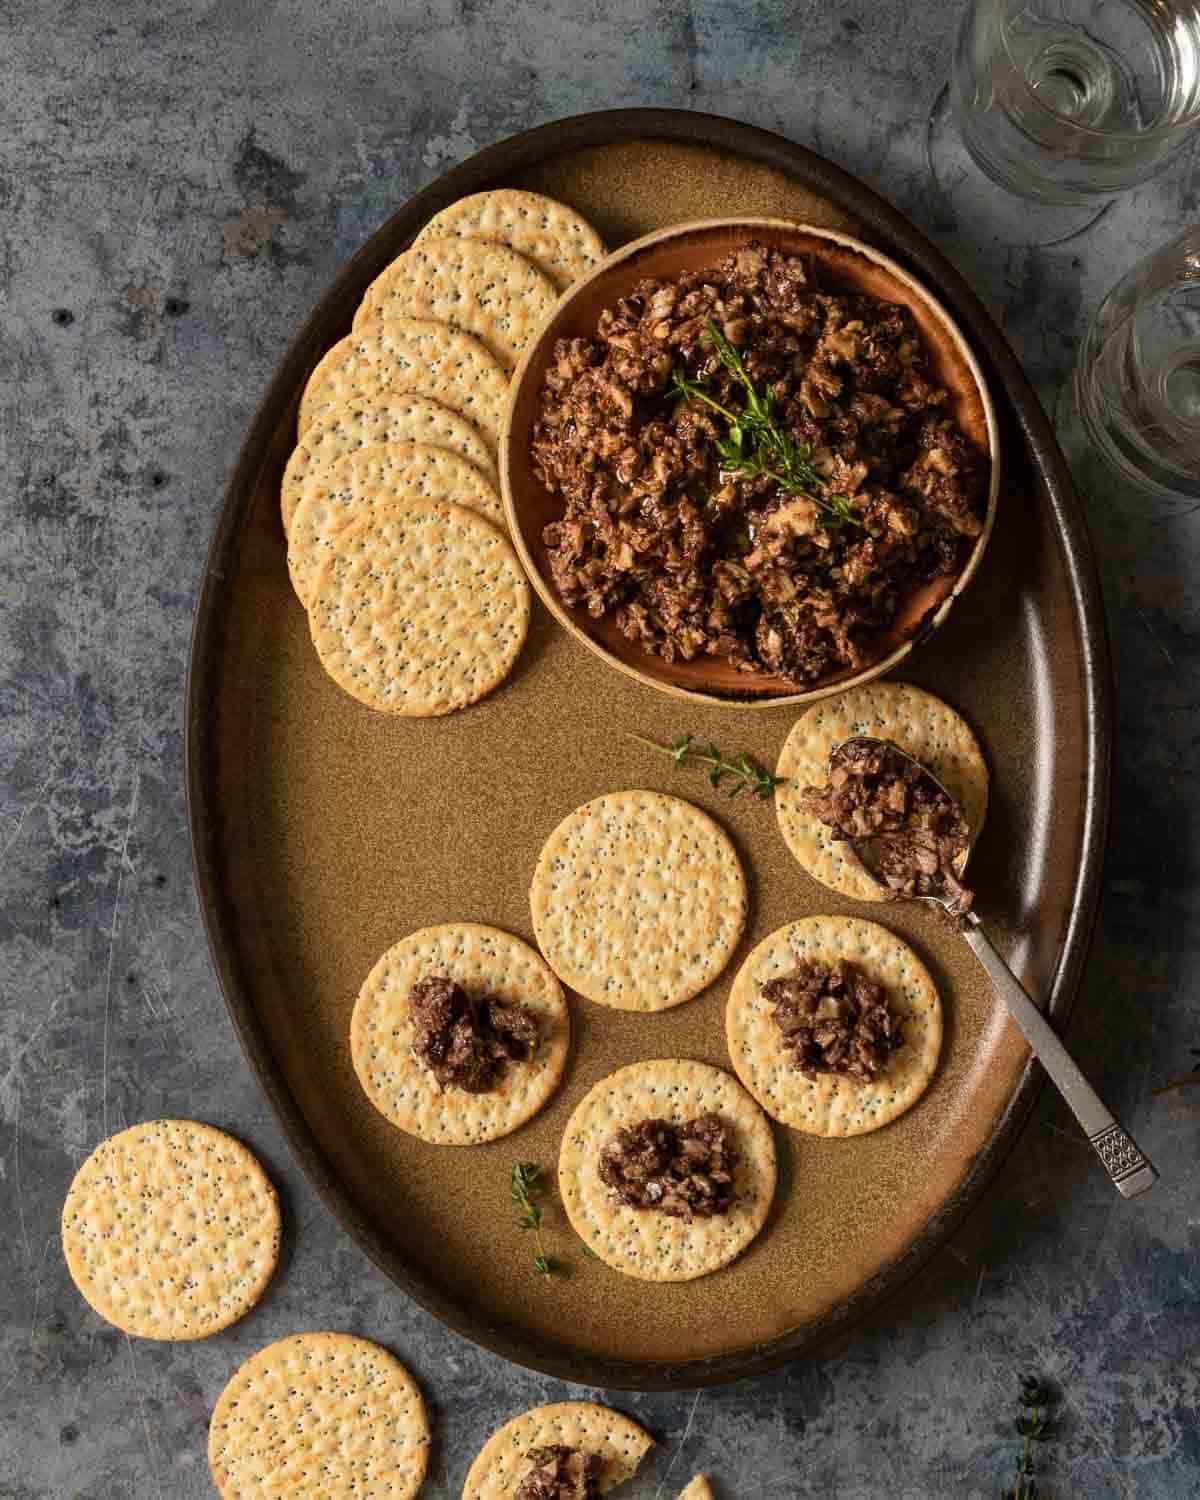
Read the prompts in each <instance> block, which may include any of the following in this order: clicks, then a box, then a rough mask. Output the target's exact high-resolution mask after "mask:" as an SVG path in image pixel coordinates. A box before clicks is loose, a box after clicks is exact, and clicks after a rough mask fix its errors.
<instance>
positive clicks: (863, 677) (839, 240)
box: [499, 215, 1001, 709]
mask: <svg viewBox="0 0 1200 1500" xmlns="http://www.w3.org/2000/svg"><path fill="white" fill-rule="evenodd" d="M731 231H735V232H737V233H739V234H740V233H743V232H744V233H745V234H746V235H747V237H753V236H754V235H755V234H768V235H772V236H782V237H786V236H787V235H789V234H795V235H797V236H800V235H803V236H804V237H806V238H813V239H819V240H826V241H828V242H829V243H830V244H832V245H838V246H840V247H842V248H843V249H846V250H851V251H853V252H854V253H855V254H857V255H860V256H862V257H863V258H864V259H866V260H869V261H872V262H874V264H875V265H877V266H878V267H880V269H881V270H883V271H885V272H886V273H887V275H888V277H889V278H890V279H891V280H892V281H894V282H897V283H899V284H900V285H901V286H902V287H903V288H904V289H905V290H906V291H907V292H908V293H909V294H910V296H913V297H916V298H919V299H920V300H921V301H922V302H923V303H924V304H925V305H926V306H927V307H928V309H929V311H930V312H931V313H932V314H933V316H934V317H935V318H936V320H937V321H938V322H939V323H940V324H941V326H942V329H943V330H944V332H945V333H946V334H948V335H949V338H950V341H951V343H952V344H953V346H954V349H955V351H956V353H957V354H958V356H959V358H960V359H961V360H962V362H963V364H964V365H965V366H966V369H967V370H968V371H969V373H970V376H971V378H972V380H973V381H974V383H975V389H976V391H977V393H978V396H979V401H980V405H981V408H982V413H983V419H984V425H985V427H986V431H987V442H988V458H989V468H990V472H989V479H988V495H987V509H986V513H985V516H984V524H983V530H982V531H981V532H980V534H979V536H978V537H977V538H976V539H975V544H974V546H973V547H972V548H971V552H970V555H969V557H968V558H967V561H966V563H965V564H964V565H963V568H962V570H961V572H960V573H959V574H958V575H957V577H956V578H955V580H954V583H953V586H952V587H951V588H949V590H948V591H947V592H946V593H945V595H944V597H943V598H941V599H940V600H939V601H938V602H937V603H936V605H935V606H934V607H932V608H931V609H930V610H929V612H928V613H926V614H925V615H924V616H923V617H922V618H921V621H920V624H919V626H918V628H916V629H915V630H914V631H913V632H912V633H911V634H909V635H908V636H907V638H906V639H904V640H902V641H901V642H900V643H899V644H898V645H896V646H894V647H893V648H892V649H891V650H887V651H885V653H884V654H883V655H882V656H880V657H879V659H878V660H877V661H874V662H872V663H871V664H870V665H869V666H866V667H863V668H861V669H860V670H859V671H857V672H845V671H843V672H838V673H833V674H830V675H829V676H828V677H826V678H823V679H822V680H821V681H820V682H818V683H816V684H814V685H813V686H812V687H810V688H806V689H804V690H803V691H800V692H788V691H786V690H785V689H784V690H776V689H775V688H772V687H769V686H768V685H769V684H771V683H772V682H776V681H777V680H778V679H772V678H765V677H764V676H763V674H761V673H759V674H754V673H747V674H746V690H745V693H744V694H743V693H740V692H738V693H722V692H704V691H701V690H699V689H696V688H690V687H683V686H680V685H679V684H677V683H675V682H672V681H669V680H668V679H667V678H666V677H665V676H664V675H663V671H664V669H665V664H662V663H660V661H659V658H657V657H655V656H652V655H651V654H650V653H649V652H648V651H644V650H642V649H641V647H640V646H638V645H637V643H635V642H629V643H628V648H627V649H628V655H620V654H618V652H617V651H615V650H613V649H612V648H611V647H610V646H609V645H608V644H606V643H605V642H604V641H602V640H599V639H597V637H596V636H595V635H594V634H593V633H592V632H591V631H589V630H588V629H586V628H585V626H584V625H583V624H582V623H581V621H582V620H583V618H584V616H583V612H582V611H579V610H573V609H570V608H568V606H567V605H565V604H564V603H563V600H562V598H561V597H560V595H559V593H558V590H557V589H556V588H555V587H554V584H553V582H552V581H551V580H550V579H549V578H548V577H547V576H546V574H545V572H544V570H543V566H542V562H541V560H540V558H539V557H538V556H537V554H536V553H535V551H534V549H533V548H532V547H531V546H530V544H529V540H528V537H527V535H526V530H527V518H526V516H525V515H524V513H523V510H522V507H521V504H520V501H519V498H518V493H517V491H518V486H517V484H516V482H515V477H514V476H515V475H516V473H517V472H518V471H521V472H522V473H523V474H526V475H527V474H528V471H529V469H530V460H529V452H528V424H525V423H522V424H521V430H520V431H517V430H516V428H517V420H518V414H519V413H520V412H521V411H522V409H523V408H525V407H531V406H532V399H531V397H532V395H533V394H535V393H533V392H530V391H529V389H528V386H529V385H530V383H531V382H532V381H534V380H539V379H540V375H541V370H542V368H543V367H544V363H545V359H544V355H545V350H546V346H547V344H548V343H549V342H550V341H551V340H553V339H555V338H557V337H559V333H560V329H561V328H562V325H563V324H564V323H568V324H569V322H570V318H571V313H572V310H573V308H574V307H575V306H576V304H577V303H578V302H579V301H581V300H582V299H590V298H591V297H592V294H593V293H594V292H595V290H596V289H597V287H599V286H600V285H602V284H603V283H604V282H607V281H612V282H622V283H623V282H625V281H627V280H628V278H629V275H630V271H631V269H632V267H631V263H632V262H634V261H637V260H639V259H642V258H644V257H645V256H646V254H647V252H649V251H656V252H657V251H659V250H661V249H662V248H663V247H664V246H669V245H670V244H672V243H674V242H682V241H684V240H687V241H691V242H694V241H696V240H697V239H705V238H712V239H714V240H715V239H723V238H727V237H728V236H729V234H730V232H731ZM618 295H620V292H619V290H617V289H614V291H613V293H612V300H613V301H615V299H616V297H617V296H618ZM605 305H609V302H608V299H606V302H605ZM499 468H500V487H501V494H502V498H503V502H504V515H505V520H506V521H507V523H508V529H509V534H510V536H511V538H512V542H513V545H514V547H515V548H516V549H517V553H518V555H519V557H520V559H521V563H522V566H523V567H524V569H525V572H526V574H527V576H528V578H529V580H530V582H531V583H532V584H533V587H534V588H535V589H536V591H537V594H538V597H539V598H540V599H541V601H542V603H543V604H544V605H545V606H546V608H547V609H548V610H549V611H550V613H551V614H552V615H553V616H554V618H555V620H556V621H557V622H558V623H559V624H560V625H561V626H562V627H563V629H564V630H565V631H567V633H568V634H569V635H570V636H571V637H572V638H573V639H574V640H577V641H579V642H580V644H581V645H583V646H585V647H586V648H587V649H588V650H589V651H591V652H592V653H593V655H595V656H598V657H599V658H600V659H601V661H603V662H604V663H605V665H606V666H609V667H611V668H614V669H615V670H616V671H618V672H622V673H624V675H625V676H626V677H632V678H633V679H634V680H635V681H636V682H640V683H642V684H643V685H644V686H646V687H649V688H653V689H654V690H655V691H656V692H660V693H665V694H667V695H668V696H669V697H672V698H676V699H682V700H684V701H685V702H690V703H703V704H707V705H713V706H717V707H721V708H752V709H753V708H767V709H771V708H789V707H790V708H795V707H802V706H804V705H805V704H810V703H815V702H817V701H819V700H820V699H822V698H827V697H829V696H830V694H832V693H840V692H844V691H845V690H846V689H847V688H852V687H859V686H861V685H862V684H864V683H868V682H873V681H874V680H875V679H876V678H878V677H882V676H883V675H884V674H885V673H886V672H890V671H892V670H893V668H895V667H897V666H898V665H899V664H900V663H901V662H902V661H903V660H904V659H905V658H906V657H907V656H908V655H909V654H910V653H911V652H912V651H913V650H914V649H915V648H916V647H917V646H919V645H921V644H923V643H924V642H925V641H927V640H928V639H929V637H930V636H931V635H933V634H934V633H935V632H936V631H937V630H938V629H939V628H940V626H941V625H942V624H943V623H944V622H945V620H946V618H947V616H948V615H949V613H950V611H951V609H952V608H953V606H954V604H955V602H956V600H958V599H959V598H960V597H961V595H962V594H963V592H964V591H965V590H966V588H967V587H968V585H969V584H970V582H971V580H972V579H973V578H974V577H975V574H976V573H977V571H978V569H979V565H980V563H981V562H982V561H983V555H984V552H985V551H986V550H987V544H988V541H989V540H990V538H991V534H992V529H993V526H994V524H995V520H996V509H997V504H998V500H999V495H1000V470H1001V464H1000V444H999V422H998V420H997V417H996V408H995V404H994V402H993V400H992V395H991V391H990V390H989V388H988V384H987V380H986V379H985V377H984V374H983V370H982V369H981V368H980V365H979V361H978V360H977V359H976V357H975V354H974V351H973V350H972V348H971V345H970V343H969V342H968V340H967V338H966V336H965V335H964V334H963V332H962V330H961V329H960V328H959V326H958V324H957V322H956V321H955V320H954V318H953V317H952V316H951V315H950V312H949V311H948V309H947V308H946V307H945V306H944V304H943V303H942V302H941V301H940V300H939V298H937V297H936V296H935V295H934V294H933V293H932V292H931V291H930V290H929V289H928V288H927V287H926V286H925V285H924V284H923V283H922V282H921V281H920V280H919V279H918V278H917V277H915V276H913V275H912V274H911V273H910V272H908V271H906V270H905V269H904V268H903V266H900V265H898V264H897V262H896V261H894V260H893V259H892V258H891V257H890V256H888V255H885V254H884V253H883V252H882V251H881V250H879V249H877V248H876V247H875V246H873V245H869V244H866V243H865V242H864V241H863V240H860V239H857V238H856V237H855V236H854V235H850V234H845V233H843V232H842V231H840V230H834V229H827V228H824V227H823V226H819V225H815V224H808V223H804V222H803V221H801V220H798V219H785V218H765V217H761V216H759V217H746V216H744V215H734V216H732V217H729V218H720V219H696V220H690V221H687V222H685V223H682V224H672V225H670V226H669V227H668V228H666V229H656V230H654V231H653V232H652V233H650V234H646V235H642V236H641V237H640V238H639V239H636V240H631V241H629V243H628V244H625V245H622V246H621V247H620V248H619V249H617V250H615V251H613V253H612V254H611V255H609V256H607V257H606V258H605V259H604V260H603V261H601V263H600V264H599V265H598V266H597V267H596V268H595V270H593V271H591V272H589V273H588V275H587V276H584V277H581V278H580V280H578V281H576V282H574V283H573V284H572V286H571V287H570V288H569V289H568V290H567V291H566V292H565V293H564V294H563V295H562V297H560V298H559V300H558V302H557V303H556V304H555V306H554V309H553V311H552V312H551V313H550V315H549V317H548V318H547V319H546V321H545V322H544V323H543V324H542V327H541V329H540V331H539V333H538V335H537V337H536V338H534V339H533V340H532V341H531V342H530V344H529V346H528V347H527V348H526V350H525V352H524V354H523V355H522V357H521V360H520V362H519V363H518V365H517V368H516V370H515V371H514V373H513V377H512V390H511V394H510V397H509V401H508V406H507V408H506V411H505V416H504V424H503V427H502V429H501V433H500V464H499ZM534 482H535V483H536V481H534ZM624 646H625V643H622V648H624ZM763 689H765V690H763Z"/></svg>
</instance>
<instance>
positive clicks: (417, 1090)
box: [350, 922, 571, 1146]
mask: <svg viewBox="0 0 1200 1500" xmlns="http://www.w3.org/2000/svg"><path fill="white" fill-rule="evenodd" d="M570 1039H571V1018H570V1013H569V1012H568V1010H567V1004H566V1000H565V999H564V997H563V992H562V986H561V985H560V984H559V982H558V980H557V979H556V978H555V977H554V975H553V974H552V973H551V972H550V969H549V968H548V967H547V965H546V964H545V962H544V961H543V960H542V958H541V957H540V956H539V955H538V954H537V953H535V952H534V951H533V949H532V948H530V947H529V945H528V944H527V943H523V942H522V941H521V940H520V938H516V937H513V936H512V935H511V933H507V932H502V931H500V929H499V928H496V927H484V926H481V925H479V924H478V923H474V922H462V923H454V924H447V925H445V926H442V927H425V928H422V929H421V931H419V932H414V933H411V934H410V935H409V936H408V937H406V938H403V939H402V940H401V941H400V942H398V943H397V944H396V945H395V946H394V947H392V948H389V949H388V951H387V952H386V953H385V954H384V955H383V957H382V958H381V959H380V960H379V962H378V963H377V964H376V965H375V967H374V968H373V969H372V970H371V972H370V974H369V975H368V976H367V978H366V980H365V982H364V984H363V987H362V989H361V991H360V992H359V996H358V1000H357V1002H356V1004H355V1006H354V1016H353V1019H352V1020H351V1023H350V1048H351V1054H352V1056H353V1060H354V1071H355V1072H356V1073H357V1074H358V1078H359V1082H360V1083H361V1084H362V1086H363V1088H364V1090H365V1091H366V1094H367V1097H368V1098H369V1099H370V1101H371V1103H372V1104H373V1105H374V1106H375V1108H376V1109H377V1110H379V1112H380V1114H382V1115H384V1116H385V1117H386V1118H387V1119H389V1120H390V1121H391V1122H392V1124H393V1125H398V1126H399V1127H400V1129H401V1130H406V1131H408V1132H409V1134H410V1135H416V1136H419V1137H420V1138H421V1139H422V1140H424V1141H429V1142H431V1143H432V1144H434V1145H438V1146H474V1145H478V1144H480V1143H481V1142H483V1141H491V1140H495V1139H496V1138H497V1137H498V1136H503V1135H508V1134H509V1133H510V1132H511V1131H513V1130H516V1129H517V1127H518V1126H519V1125H522V1124H524V1122H525V1121H526V1120H528V1119H530V1118H531V1117H532V1116H533V1115H535V1114H536V1113H537V1112H538V1110H539V1109H541V1107H542V1106H543V1105H544V1104H545V1103H546V1101H547V1100H548V1099H549V1098H550V1096H551V1094H553V1092H554V1090H555V1089H556V1088H557V1086H558V1081H559V1079H560V1078H561V1077H562V1071H563V1067H564V1066H565V1064H566V1060H567V1049H568V1047H569V1045H570Z"/></svg>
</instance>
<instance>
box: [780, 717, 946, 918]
mask: <svg viewBox="0 0 1200 1500" xmlns="http://www.w3.org/2000/svg"><path fill="white" fill-rule="evenodd" d="M800 805H801V807H802V808H803V809H804V811H805V812H807V813H809V814H810V815H811V816H812V817H814V818H818V819H820V821H821V822H822V823H824V824H825V825H826V827H828V828H830V829H832V831H833V834H834V837H835V839H839V840H847V841H850V842H854V841H859V842H863V841H867V840H869V841H870V845H871V869H872V871H874V872H875V873H876V874H877V875H878V876H879V878H880V879H881V880H882V881H883V882H884V883H885V884H886V885H887V887H888V889H889V890H891V891H893V892H894V893H895V894H896V895H898V896H937V897H938V898H939V899H944V898H948V899H949V900H950V902H951V911H952V913H953V914H956V915H961V914H962V913H964V912H967V911H970V909H971V903H972V899H973V897H972V894H971V892H970V891H968V890H967V889H966V888H965V887H964V885H963V884H962V881H961V880H960V879H959V875H960V873H961V871H962V867H963V864H964V863H965V860H966V854H967V851H968V849H969V848H970V844H971V831H970V829H969V828H968V826H967V820H966V818H965V817H964V816H963V811H962V808H961V807H960V806H959V805H958V803H957V802H956V801H955V800H954V798H953V797H951V796H950V794H949V793H948V792H947V791H946V790H945V788H944V787H942V786H940V785H939V784H938V782H937V781H936V780H935V779H934V778H933V777H932V776H931V775H930V774H929V773H928V772H927V771H926V770H925V768H924V767H923V766H922V765H921V764H920V763H919V762H918V761H915V760H913V759H911V757H909V756H907V755H905V754H903V753H902V752H901V751H900V750H898V749H897V748H896V746H895V745H892V744H889V743H888V742H887V741H886V740H872V739H853V740H847V741H846V743H845V744H842V745H839V746H838V747H837V748H836V750H835V751H834V752H833V754H832V755H831V756H830V757H829V778H828V781H827V782H826V784H825V786H823V787H811V786H810V787H805V789H804V791H803V793H802V794H801V798H800Z"/></svg>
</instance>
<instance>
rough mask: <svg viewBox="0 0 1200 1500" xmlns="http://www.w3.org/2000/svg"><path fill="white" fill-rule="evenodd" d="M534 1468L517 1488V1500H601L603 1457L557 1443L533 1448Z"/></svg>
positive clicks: (529, 1454)
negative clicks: (601, 1462)
mask: <svg viewBox="0 0 1200 1500" xmlns="http://www.w3.org/2000/svg"><path fill="white" fill-rule="evenodd" d="M525 1456H526V1458H527V1459H528V1460H529V1462H530V1463H531V1464H532V1466H533V1467H532V1468H531V1469H530V1471H529V1473H528V1474H526V1476H525V1478H524V1479H522V1481H521V1483H520V1485H519V1486H518V1487H517V1491H516V1495H515V1500H599V1495H600V1456H599V1454H596V1453H582V1452H580V1450H579V1449H578V1448H566V1447H564V1446H563V1445H562V1444H561V1443H555V1444H554V1445H552V1446H551V1447H548V1448H531V1449H530V1450H529V1452H528V1453H527V1454H526V1455H525Z"/></svg>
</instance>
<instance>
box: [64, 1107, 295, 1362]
mask: <svg viewBox="0 0 1200 1500" xmlns="http://www.w3.org/2000/svg"><path fill="white" fill-rule="evenodd" d="M279 1239H280V1217H279V1200H278V1198H277V1197H276V1194H275V1189H274V1187H273V1186H272V1185H271V1182H270V1180H269V1179H268V1177H267V1174H266V1173H265V1172H264V1171H263V1169H262V1167H261V1166H260V1165H259V1162H258V1159H257V1158H256V1157H255V1156H254V1154H253V1153H252V1152H251V1151H249V1150H248V1149H247V1148H246V1147H245V1146H243V1145H242V1143H241V1142H240V1141H236V1140H234V1138H233V1137H232V1136H229V1135H226V1134H225V1132H224V1131H222V1130H216V1129H214V1128H213V1126H211V1125H202V1124H199V1123H198V1122H197V1121H195V1120H146V1121H143V1122H142V1123H141V1124H138V1125H131V1126H130V1127H129V1128H128V1130H122V1131H120V1132H119V1133H118V1134H117V1135H113V1136H109V1138H108V1139H107V1140H105V1141H101V1143H100V1144H99V1145H98V1146H97V1147H96V1149H95V1150H94V1151H93V1152H92V1154H91V1155H90V1156H89V1157H88V1158H87V1160H86V1161H85V1162H84V1163H83V1165H82V1166H81V1167H80V1168H79V1170H78V1172H76V1174H75V1180H74V1181H73V1182H72V1184H71V1187H70V1189H69V1191H68V1193H67V1198H66V1202H65V1203H64V1204H63V1211H62V1245H63V1254H64V1255H65V1256H66V1261H67V1269H68V1270H69V1271H70V1273H71V1277H72V1280H73V1281H74V1282H75V1285H76V1286H77V1287H78V1288H79V1290H80V1292H81V1293H82V1294H83V1296H84V1297H85V1298H86V1299H87V1301H88V1302H89V1303H90V1304H91V1306H92V1307H93V1308H95V1310H96V1311H97V1312H98V1313H99V1314H100V1316H101V1317H102V1318H105V1319H106V1320H107V1321H108V1322H109V1323H112V1324H113V1325H114V1326H115V1327H117V1328H120V1329H122V1330H124V1332H126V1333H131V1334H136V1335H137V1336H138V1337H139V1338H146V1339H168V1340H178V1339H200V1338H207V1337H208V1335H209V1334H213V1333H217V1332H219V1331H220V1330H221V1329H222V1328H228V1327H229V1325H230V1324H231V1323H234V1322H236V1321H237V1319H238V1318H240V1317H242V1316H243V1315H244V1314H245V1313H247V1312H249V1310H250V1309H251V1308H252V1307H253V1306H254V1304H255V1303H256V1302H257V1301H258V1299H259V1298H260V1297H261V1296H262V1294H263V1291H264V1290H265V1288H266V1285H267V1282H268V1281H269V1280H270V1279H271V1275H272V1273H273V1271H274V1270H275V1266H276V1263H277V1261H278V1259H279Z"/></svg>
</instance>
